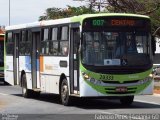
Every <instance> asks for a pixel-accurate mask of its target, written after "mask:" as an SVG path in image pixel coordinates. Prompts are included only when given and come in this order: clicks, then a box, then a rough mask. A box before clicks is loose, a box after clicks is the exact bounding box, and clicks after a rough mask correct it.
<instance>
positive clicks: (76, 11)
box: [39, 6, 96, 21]
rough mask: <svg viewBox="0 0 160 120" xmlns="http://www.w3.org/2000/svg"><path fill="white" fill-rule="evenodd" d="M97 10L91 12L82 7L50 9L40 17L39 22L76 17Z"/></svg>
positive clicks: (87, 8)
mask: <svg viewBox="0 0 160 120" xmlns="http://www.w3.org/2000/svg"><path fill="white" fill-rule="evenodd" d="M95 12H96V11H95V10H91V9H90V8H89V7H86V6H80V7H72V6H67V8H65V9H62V8H55V7H53V8H48V9H47V10H46V12H45V15H43V16H40V17H39V21H41V20H49V19H58V18H65V17H71V16H75V15H81V14H87V13H95Z"/></svg>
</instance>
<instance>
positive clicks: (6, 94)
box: [0, 93, 8, 96]
mask: <svg viewBox="0 0 160 120" xmlns="http://www.w3.org/2000/svg"><path fill="white" fill-rule="evenodd" d="M0 95H5V96H7V95H8V94H5V93H0Z"/></svg>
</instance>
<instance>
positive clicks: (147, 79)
mask: <svg viewBox="0 0 160 120" xmlns="http://www.w3.org/2000/svg"><path fill="white" fill-rule="evenodd" d="M149 81H151V77H146V78H145V79H144V80H140V81H138V83H139V84H145V83H147V82H149Z"/></svg>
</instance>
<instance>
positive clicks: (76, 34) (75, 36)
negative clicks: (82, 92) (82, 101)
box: [70, 24, 80, 94]
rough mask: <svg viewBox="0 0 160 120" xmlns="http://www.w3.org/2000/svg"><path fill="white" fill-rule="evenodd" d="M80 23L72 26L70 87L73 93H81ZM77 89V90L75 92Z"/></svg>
mask: <svg viewBox="0 0 160 120" xmlns="http://www.w3.org/2000/svg"><path fill="white" fill-rule="evenodd" d="M78 26H79V25H78V24H76V25H75V26H72V27H71V40H70V87H71V94H79V53H78V50H79V43H80V29H79V27H78ZM74 91H76V92H74Z"/></svg>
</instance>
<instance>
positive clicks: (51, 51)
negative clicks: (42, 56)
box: [49, 28, 59, 56]
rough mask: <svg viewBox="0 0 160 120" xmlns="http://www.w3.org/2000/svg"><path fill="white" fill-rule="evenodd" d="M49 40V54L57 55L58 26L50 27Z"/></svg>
mask: <svg viewBox="0 0 160 120" xmlns="http://www.w3.org/2000/svg"><path fill="white" fill-rule="evenodd" d="M51 33H52V34H51V41H50V43H49V54H50V55H55V56H57V55H58V43H59V42H58V28H52V29H51Z"/></svg>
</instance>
